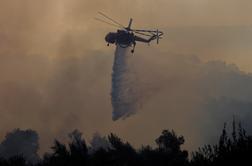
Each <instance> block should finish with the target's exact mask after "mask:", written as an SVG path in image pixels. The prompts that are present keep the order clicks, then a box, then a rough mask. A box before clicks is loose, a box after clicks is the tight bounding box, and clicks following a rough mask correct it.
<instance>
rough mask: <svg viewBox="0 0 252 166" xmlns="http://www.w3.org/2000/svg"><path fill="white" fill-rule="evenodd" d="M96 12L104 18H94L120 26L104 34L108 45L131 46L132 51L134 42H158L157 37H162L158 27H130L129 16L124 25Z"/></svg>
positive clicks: (132, 51)
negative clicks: (149, 28) (153, 28)
mask: <svg viewBox="0 0 252 166" xmlns="http://www.w3.org/2000/svg"><path fill="white" fill-rule="evenodd" d="M98 14H99V15H100V16H102V17H103V19H104V20H103V19H100V18H95V19H96V20H97V21H100V22H103V23H106V24H109V25H111V26H114V27H117V28H120V29H118V30H117V32H109V33H108V34H107V35H106V36H105V41H106V42H107V46H109V45H110V44H115V45H119V46H120V47H121V48H127V47H131V46H133V48H132V50H131V53H134V50H135V47H136V42H143V43H148V44H149V43H150V42H151V41H153V40H156V41H157V44H158V43H159V39H162V36H163V34H164V33H163V32H162V31H159V30H158V29H157V30H142V29H131V25H132V22H133V19H132V18H130V20H129V24H128V26H127V27H125V26H123V25H122V24H120V23H119V22H117V21H115V20H114V19H112V18H110V17H108V16H107V15H106V14H104V13H102V12H98ZM136 34H137V35H136ZM147 37H148V38H147Z"/></svg>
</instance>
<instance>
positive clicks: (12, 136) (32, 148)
mask: <svg viewBox="0 0 252 166" xmlns="http://www.w3.org/2000/svg"><path fill="white" fill-rule="evenodd" d="M38 138H39V137H38V134H37V132H36V131H33V130H20V129H15V130H13V131H12V132H10V133H8V134H7V135H6V136H5V139H4V140H3V142H2V143H1V144H0V157H3V158H5V159H9V158H11V157H15V156H19V155H21V156H23V157H24V158H25V159H26V160H27V161H29V162H36V161H38V159H39V157H38V154H37V152H38V149H39V143H38Z"/></svg>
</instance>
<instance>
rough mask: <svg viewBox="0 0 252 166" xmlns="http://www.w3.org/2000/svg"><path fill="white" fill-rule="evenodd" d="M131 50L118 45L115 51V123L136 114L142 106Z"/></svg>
mask: <svg viewBox="0 0 252 166" xmlns="http://www.w3.org/2000/svg"><path fill="white" fill-rule="evenodd" d="M129 49H130V48H121V46H119V45H118V46H117V47H116V50H115V58H114V64H113V73H112V92H111V102H112V106H113V115H112V119H113V120H114V121H115V120H118V119H119V118H123V119H125V118H126V117H129V116H130V115H132V114H134V113H135V112H136V111H137V109H138V108H139V105H140V100H139V97H138V94H137V87H136V75H135V74H134V69H133V68H132V65H131V61H130V60H131V58H132V55H133V54H131V53H130V52H129Z"/></svg>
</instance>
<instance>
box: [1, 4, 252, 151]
mask: <svg viewBox="0 0 252 166" xmlns="http://www.w3.org/2000/svg"><path fill="white" fill-rule="evenodd" d="M193 1H194V2H197V3H191V2H192V1H176V2H175V1H167V0H158V1H155V2H154V1H146V0H139V1H137V2H136V1H135V0H134V1H133V0H131V1H124V0H119V1H116V2H113V3H112V2H107V1H98V0H94V1H92V2H91V1H88V0H73V1H68V0H55V1H51V0H44V1H34V0H24V1H19V0H16V1H14V0H13V1H3V0H2V1H0V4H1V5H0V6H1V7H0V8H1V10H0V68H1V70H0V77H1V79H0V117H1V118H2V119H1V122H0V138H1V140H3V139H4V135H5V133H6V132H7V131H11V130H12V129H13V128H31V127H32V129H34V130H36V131H37V132H38V133H39V135H40V144H41V152H45V151H48V150H49V147H50V146H51V144H52V142H53V139H54V138H58V139H61V140H65V139H66V138H65V136H66V135H67V133H69V132H70V131H72V130H73V129H75V128H78V129H79V130H80V131H82V132H83V133H84V134H85V136H87V137H91V136H92V135H93V133H94V132H95V131H98V132H99V133H101V134H102V135H105V134H108V133H110V132H115V133H117V134H119V135H120V136H121V137H123V138H125V139H126V140H128V141H129V142H131V143H133V144H134V145H135V146H138V145H139V143H143V144H149V143H151V142H153V140H154V139H155V138H156V137H157V136H158V135H159V134H160V131H161V130H162V129H165V128H173V129H174V130H175V131H177V132H178V133H179V134H183V135H184V136H185V138H186V141H187V142H186V146H187V147H188V148H190V149H194V148H197V147H198V145H199V144H200V143H202V142H204V143H206V139H207V138H209V137H215V136H216V135H217V134H219V132H220V130H218V129H219V128H222V127H223V124H222V123H223V122H222V121H223V120H225V119H229V118H228V117H231V118H232V117H233V114H234V113H235V115H236V114H239V115H238V117H241V119H242V120H243V119H244V121H245V122H244V123H246V124H249V122H248V121H249V120H250V119H251V114H249V112H248V111H239V110H249V107H250V104H249V103H250V102H251V97H252V96H251V95H252V88H251V85H252V83H251V79H252V78H251V74H248V73H246V72H243V71H240V69H239V68H241V69H243V70H244V69H248V70H247V71H251V70H249V69H251V64H250V62H251V41H252V40H251V34H252V33H251V28H250V24H251V17H250V16H251V11H252V10H251V9H250V7H251V6H252V5H251V1H247V0H243V1H239V2H238V1H235V0H232V1H230V0H224V1H222V2H221V3H220V2H219V1H216V0H214V1H211V2H207V3H205V2H204V1H202V0H193ZM97 4H99V5H97ZM132 4H134V5H132ZM185 4H186V5H185ZM226 4H228V8H227V7H226ZM146 9H148V10H146ZM149 9H150V10H149ZM223 9H225V10H223ZM97 11H104V12H105V13H107V14H109V15H110V16H112V17H113V18H115V19H117V20H119V21H120V22H122V23H125V22H127V21H128V18H129V17H133V18H134V22H133V27H134V28H145V27H146V28H148V27H150V28H154V27H159V28H160V29H161V30H164V31H165V38H164V39H163V40H162V42H160V45H158V46H157V47H156V46H150V47H147V46H146V45H144V46H143V45H141V44H139V45H137V48H136V53H135V54H134V56H133V57H132V58H131V59H132V62H131V63H130V65H132V66H134V67H135V68H134V71H135V72H136V73H135V74H136V77H137V79H136V81H134V87H137V89H138V90H139V92H138V95H139V96H140V98H141V101H142V106H141V110H138V111H137V114H135V115H134V116H131V117H130V118H127V120H125V121H116V122H113V121H111V111H112V107H111V102H110V101H111V98H110V97H111V96H110V93H111V92H110V90H111V66H112V65H113V56H112V54H113V53H112V50H113V49H114V48H113V47H112V48H111V47H110V48H107V47H105V45H106V44H105V43H104V41H103V38H104V35H105V34H106V33H107V32H109V31H114V29H113V28H111V27H107V26H105V25H104V26H102V25H101V24H100V23H97V22H94V21H93V19H92V18H93V17H95V15H96V12H97ZM234 11H237V12H234ZM188 26H189V27H188ZM166 27H168V28H167V29H166ZM169 27H173V28H172V29H171V28H169ZM156 48H157V49H156ZM108 52H110V53H108ZM181 54H183V55H181ZM195 54H196V55H197V56H191V55H195ZM245 55H246V56H245ZM213 59H214V60H215V61H212V60H213ZM208 61H211V62H208ZM226 61H228V62H233V63H235V64H238V66H237V65H229V63H226ZM238 67H239V68H238ZM222 97H224V98H226V100H228V101H229V102H224V101H223V99H222ZM213 101H216V102H213ZM232 103H238V104H235V105H237V106H236V107H235V108H236V109H237V111H236V112H235V111H230V110H231V107H232V108H233V107H234V106H233V104H232ZM246 103H247V104H246ZM245 108H246V109H245ZM216 110H218V111H216ZM232 110H233V109H232ZM245 115H246V118H242V117H245ZM236 116H237V115H236ZM219 117H223V118H219ZM246 126H247V127H248V128H250V127H249V126H251V125H246ZM206 128H207V129H206ZM143 131H148V132H147V133H146V135H143V134H142V132H143ZM208 131H211V132H208ZM202 136H203V137H202ZM210 141H211V140H210Z"/></svg>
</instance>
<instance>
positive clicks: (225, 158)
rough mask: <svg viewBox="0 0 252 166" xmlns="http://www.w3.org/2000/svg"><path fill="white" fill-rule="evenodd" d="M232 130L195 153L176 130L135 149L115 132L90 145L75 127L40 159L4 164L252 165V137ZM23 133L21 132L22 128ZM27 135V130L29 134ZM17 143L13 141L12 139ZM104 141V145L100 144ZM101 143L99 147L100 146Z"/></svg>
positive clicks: (12, 159) (237, 128) (239, 129)
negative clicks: (185, 147) (190, 153)
mask: <svg viewBox="0 0 252 166" xmlns="http://www.w3.org/2000/svg"><path fill="white" fill-rule="evenodd" d="M232 127H233V128H232V132H231V133H228V132H227V129H226V125H224V129H223V131H222V134H221V136H220V138H219V142H218V143H217V144H215V145H205V146H204V147H202V148H199V150H198V151H196V152H193V153H192V157H191V159H189V157H188V151H186V150H182V149H181V145H183V144H184V142H185V140H184V137H183V136H178V135H177V134H176V133H175V132H174V131H173V130H172V131H170V130H163V132H162V133H161V135H160V136H159V137H158V138H157V139H156V140H155V142H156V144H157V146H156V147H155V148H153V147H151V146H142V147H141V148H140V149H135V148H133V147H132V146H131V145H130V143H128V142H125V141H123V140H122V139H121V138H119V137H118V136H116V135H115V134H110V135H108V136H107V137H100V138H98V137H97V139H94V140H93V142H91V146H88V145H87V144H86V142H85V140H84V139H83V138H82V136H81V133H80V132H78V131H77V130H75V131H74V132H72V133H71V134H69V137H70V141H69V143H68V144H63V143H61V142H59V141H58V140H55V142H54V144H53V146H52V152H51V153H47V154H45V155H44V156H43V157H42V158H41V159H38V160H37V161H36V162H33V163H32V162H31V161H28V160H26V157H24V156H23V155H22V154H20V155H18V156H12V157H8V158H1V159H0V165H1V166H2V165H6V166H32V165H34V166H134V165H136V166H215V165H251V163H252V162H251V160H252V137H251V136H249V135H247V134H246V131H245V130H244V129H243V128H242V127H241V125H240V124H238V125H237V124H236V123H235V122H233V124H232ZM19 132H20V131H19ZM26 135H27V133H26ZM12 142H13V141H12ZM99 143H100V144H99ZM96 145H97V146H96Z"/></svg>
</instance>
